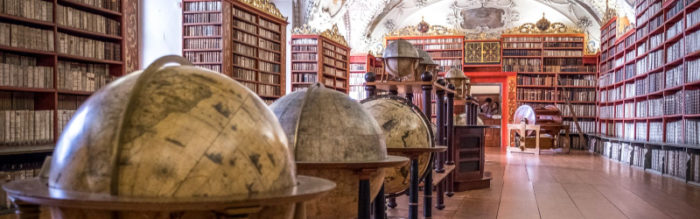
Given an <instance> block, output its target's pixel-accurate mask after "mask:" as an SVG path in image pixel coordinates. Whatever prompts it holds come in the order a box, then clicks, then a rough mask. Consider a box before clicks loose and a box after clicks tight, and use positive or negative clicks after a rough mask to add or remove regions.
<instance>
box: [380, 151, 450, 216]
mask: <svg viewBox="0 0 700 219" xmlns="http://www.w3.org/2000/svg"><path fill="white" fill-rule="evenodd" d="M446 150H447V147H445V146H435V147H432V148H387V152H388V153H390V154H400V155H402V156H406V157H409V158H411V164H410V165H411V172H410V173H411V174H410V178H411V180H410V182H411V183H410V185H409V187H408V188H409V189H408V195H409V198H408V218H409V219H417V218H418V185H419V183H420V177H421V176H420V175H419V174H418V169H419V167H418V158H419V157H420V156H421V155H424V154H429V153H437V152H443V151H446ZM432 163H433V162H428V169H427V171H426V173H425V179H424V185H426V186H432V185H433V182H432V181H433V177H432V175H433V174H432V173H433V171H432V169H433V168H432ZM423 197H424V199H425V201H424V204H423V211H424V212H428V211H431V210H432V206H431V204H430V203H432V189H427V188H426V189H425V190H424V194H423Z"/></svg>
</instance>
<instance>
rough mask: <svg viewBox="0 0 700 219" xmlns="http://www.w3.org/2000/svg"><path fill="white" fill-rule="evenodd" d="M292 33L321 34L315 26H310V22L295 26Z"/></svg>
mask: <svg viewBox="0 0 700 219" xmlns="http://www.w3.org/2000/svg"><path fill="white" fill-rule="evenodd" d="M292 34H301V35H306V34H308V35H319V34H320V32H319V31H318V30H316V29H314V28H313V27H311V26H309V25H308V24H304V25H302V26H301V27H295V28H294V30H292Z"/></svg>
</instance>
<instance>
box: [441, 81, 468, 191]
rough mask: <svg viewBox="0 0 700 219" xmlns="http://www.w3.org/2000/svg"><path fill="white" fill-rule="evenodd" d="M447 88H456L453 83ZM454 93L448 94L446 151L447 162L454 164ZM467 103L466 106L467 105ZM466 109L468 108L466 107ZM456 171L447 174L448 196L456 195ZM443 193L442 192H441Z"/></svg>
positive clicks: (447, 163)
mask: <svg viewBox="0 0 700 219" xmlns="http://www.w3.org/2000/svg"><path fill="white" fill-rule="evenodd" d="M447 88H449V89H454V88H455V87H454V85H453V84H449V85H447ZM454 99H455V94H454V93H448V94H447V152H445V156H446V159H445V164H446V165H454V164H455V162H454V156H455V155H454V139H453V136H454ZM466 106H467V105H466V103H465V107H466ZM465 110H466V109H465ZM453 181H454V173H451V174H449V175H448V176H447V178H446V179H445V181H444V183H445V185H446V187H447V196H449V197H452V195H454V182H453ZM441 195H442V194H441Z"/></svg>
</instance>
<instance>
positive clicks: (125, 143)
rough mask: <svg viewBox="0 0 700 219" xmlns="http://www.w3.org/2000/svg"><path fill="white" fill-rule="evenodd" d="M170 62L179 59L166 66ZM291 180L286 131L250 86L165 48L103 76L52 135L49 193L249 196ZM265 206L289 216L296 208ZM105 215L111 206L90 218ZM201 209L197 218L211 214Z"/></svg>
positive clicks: (292, 170) (285, 185) (286, 186)
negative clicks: (107, 78) (112, 76)
mask: <svg viewBox="0 0 700 219" xmlns="http://www.w3.org/2000/svg"><path fill="white" fill-rule="evenodd" d="M173 62H174V63H179V64H181V65H179V66H168V67H162V66H163V65H164V64H167V63H173ZM295 181H296V180H295V166H294V162H293V159H292V157H291V154H290V152H289V150H288V147H287V139H286V136H285V134H284V131H283V130H282V127H281V126H280V124H279V122H278V121H277V119H276V117H275V115H274V114H272V112H271V111H270V110H269V109H268V108H267V107H266V105H265V103H264V102H263V101H262V100H261V99H260V98H258V97H257V96H256V94H255V93H253V92H251V91H250V90H248V89H247V88H246V87H245V86H243V85H242V84H240V83H238V82H236V81H234V80H232V79H230V78H228V77H225V76H224V75H222V74H220V73H216V72H212V71H209V70H205V69H202V68H197V67H194V66H191V65H190V64H189V62H188V61H187V60H185V59H183V58H181V57H177V56H166V57H163V58H160V59H158V60H156V61H155V62H154V63H153V64H151V65H150V66H149V67H148V68H147V69H146V70H144V71H137V72H133V73H130V74H128V75H126V76H124V77H122V78H120V79H118V80H116V81H114V82H112V83H110V84H108V85H107V86H106V87H104V88H102V89H101V90H99V91H97V92H95V93H94V94H93V95H92V96H91V97H90V98H89V99H88V100H87V101H86V102H85V103H84V104H83V105H82V106H81V107H80V108H79V109H78V110H77V112H76V113H75V115H74V117H73V118H72V119H71V121H70V122H69V123H68V125H67V126H66V128H65V131H64V132H63V134H62V135H61V137H60V138H59V140H58V142H57V145H56V149H55V151H54V153H53V159H52V161H51V169H50V172H49V179H48V184H49V187H51V188H52V189H54V190H52V191H71V192H83V193H89V194H96V195H111V196H126V197H147V198H188V197H224V196H226V197H229V196H236V195H240V196H243V197H247V196H248V195H250V194H253V193H264V192H269V191H276V190H281V189H289V188H291V187H293V186H295V184H296V182H295ZM71 211H73V212H72V213H71ZM74 211H77V210H76V209H63V211H62V213H59V214H63V216H66V215H73V214H75V215H77V214H76V213H75V212H74ZM52 212H53V211H52ZM261 212H262V213H261V214H266V213H273V212H274V213H275V215H260V216H259V217H261V218H267V217H280V218H289V217H291V215H292V214H293V206H291V205H288V206H282V207H279V208H277V207H276V208H274V209H267V210H265V209H263V210H262V211H261ZM92 213H95V212H92ZM101 214H105V215H110V214H111V213H108V212H98V213H95V215H93V216H95V217H97V215H101ZM202 214H204V215H197V216H194V217H197V218H206V217H210V216H211V217H213V215H208V214H213V213H211V212H209V213H208V214H205V213H202ZM75 215H74V216H75ZM54 216H56V215H54ZM122 216H123V217H125V218H130V217H136V215H133V214H126V215H122ZM64 218H75V217H72V216H66V217H64ZM105 218H107V217H105Z"/></svg>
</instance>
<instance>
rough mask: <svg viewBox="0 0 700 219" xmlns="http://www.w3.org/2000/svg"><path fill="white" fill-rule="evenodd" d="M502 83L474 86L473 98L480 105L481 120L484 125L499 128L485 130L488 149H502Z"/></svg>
mask: <svg viewBox="0 0 700 219" xmlns="http://www.w3.org/2000/svg"><path fill="white" fill-rule="evenodd" d="M501 91H502V87H501V84H500V83H475V84H472V88H471V93H470V94H471V96H472V97H474V98H476V101H477V102H478V103H479V119H480V120H481V121H482V122H483V124H484V125H489V126H496V127H498V128H487V129H486V130H484V143H485V144H486V147H496V148H498V147H501V138H502V137H503V136H501V128H500V126H501V119H503V116H502V107H501V106H502V104H503V95H501Z"/></svg>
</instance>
